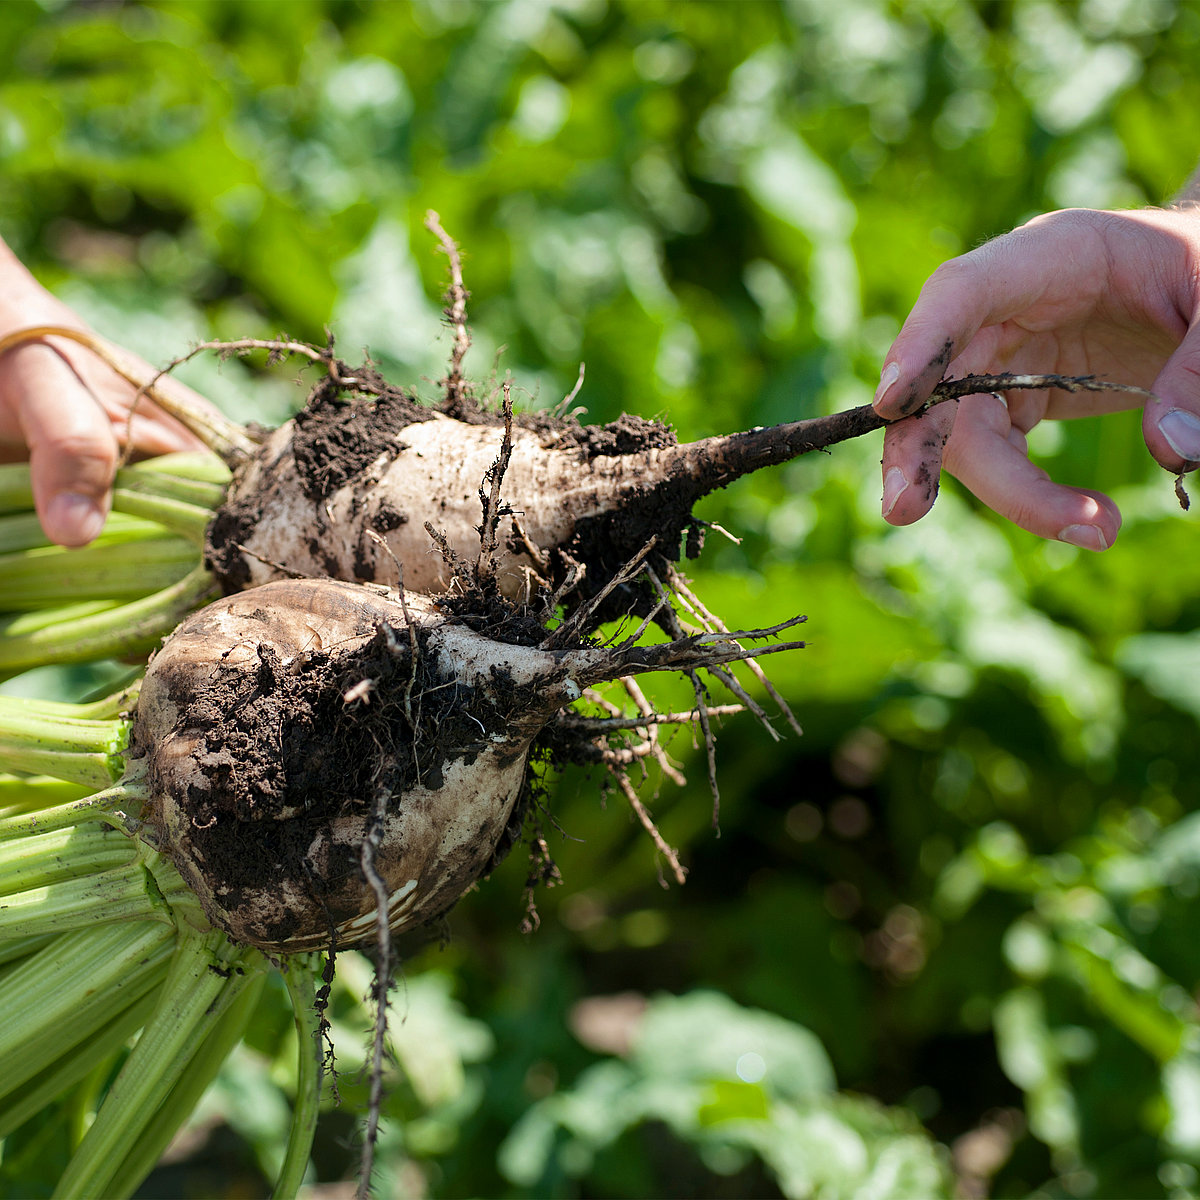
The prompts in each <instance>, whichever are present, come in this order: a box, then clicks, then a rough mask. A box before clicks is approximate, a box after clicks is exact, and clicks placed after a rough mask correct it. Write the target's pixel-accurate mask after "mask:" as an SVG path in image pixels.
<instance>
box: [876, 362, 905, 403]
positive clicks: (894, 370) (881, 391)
mask: <svg viewBox="0 0 1200 1200" xmlns="http://www.w3.org/2000/svg"><path fill="white" fill-rule="evenodd" d="M899 378H900V364H899V363H894V362H891V363H888V365H887V366H886V367H884V368H883V373H882V374H881V375H880V376H879V386H878V387H877V388H876V389H875V399H874V400H873V401H872V403H873V404H878V403H879V402H880V400H882V399H883V398H884V396H886V395H887V394H888V392H889V391H890V390H891V388H892V386H893V385H894V384H895V382H896V380H897V379H899Z"/></svg>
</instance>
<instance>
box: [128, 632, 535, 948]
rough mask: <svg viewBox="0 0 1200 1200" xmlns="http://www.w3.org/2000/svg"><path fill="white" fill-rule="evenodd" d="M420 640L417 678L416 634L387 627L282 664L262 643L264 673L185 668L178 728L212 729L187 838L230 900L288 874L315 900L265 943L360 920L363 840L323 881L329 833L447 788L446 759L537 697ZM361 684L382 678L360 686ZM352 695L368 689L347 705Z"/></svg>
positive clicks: (510, 832) (469, 748) (239, 900)
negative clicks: (357, 642)
mask: <svg viewBox="0 0 1200 1200" xmlns="http://www.w3.org/2000/svg"><path fill="white" fill-rule="evenodd" d="M417 638H418V668H417V672H416V678H415V679H414V678H413V671H412V658H411V652H410V646H409V643H408V640H407V639H408V630H407V629H399V630H394V629H392V628H390V627H383V626H381V627H380V628H379V630H378V632H377V634H376V636H375V637H374V638H373V639H372V640H371V641H370V642H369V643H368V644H367V645H366V646H364V647H363V648H362V649H360V650H359V651H358V652H356V653H354V654H352V655H335V654H330V653H327V652H324V651H315V652H310V653H308V654H306V655H304V656H303V658H302V659H301V660H299V661H293V662H291V663H287V664H285V663H283V662H282V661H281V660H280V657H279V654H278V653H277V652H276V651H275V650H274V649H273V648H272V647H270V646H264V645H260V646H259V648H258V662H257V663H256V664H255V665H254V667H253V669H247V668H246V667H245V666H239V667H232V666H231V667H228V668H226V669H220V670H218V671H216V672H214V673H212V674H211V675H210V676H208V677H207V682H206V683H205V684H202V685H201V686H197V684H196V680H195V679H194V678H193V677H188V678H185V679H182V680H181V681H180V682H179V686H178V688H177V689H176V688H172V689H171V699H172V702H173V703H174V704H175V705H176V706H178V707H180V708H181V710H182V712H183V715H182V717H181V720H180V722H179V726H178V727H179V728H181V729H184V730H187V731H188V732H189V733H191V734H193V735H199V737H200V738H201V739H202V741H201V744H200V746H199V747H198V749H197V751H196V753H195V755H194V762H195V764H196V766H197V767H198V771H197V772H196V773H195V774H194V775H193V776H192V782H191V785H190V786H189V788H188V796H187V806H188V810H189V812H190V815H191V820H192V830H191V833H190V837H191V841H192V843H193V845H194V847H195V848H196V850H197V851H198V852H199V856H200V858H201V859H202V860H203V862H204V864H205V866H204V870H205V875H206V877H207V879H208V880H209V881H210V883H214V884H216V885H217V887H218V888H219V890H218V891H217V892H216V894H217V897H218V901H219V903H220V904H221V905H222V906H223V907H224V909H225V910H226V911H230V912H234V911H237V910H238V909H239V907H241V906H242V904H243V903H246V902H247V900H248V899H249V898H250V897H252V896H253V894H254V893H256V892H257V893H260V894H261V892H262V891H263V889H268V888H274V887H278V885H279V883H280V881H281V880H292V881H296V882H297V883H299V885H300V890H301V891H302V892H307V894H309V895H310V896H311V898H312V902H313V904H312V909H311V910H310V911H309V912H308V913H303V912H302V913H290V914H287V915H286V916H285V917H283V918H281V920H280V921H279V923H278V924H277V925H275V926H273V927H271V928H264V929H262V930H261V940H262V941H264V942H272V943H278V944H283V943H286V942H287V941H288V940H289V939H291V938H294V937H297V936H303V935H311V934H312V933H313V932H314V929H321V928H323V927H324V926H326V925H327V926H328V927H329V928H330V929H331V930H332V928H333V926H334V925H335V924H336V923H337V922H339V921H343V920H346V919H348V918H350V917H353V916H356V915H357V914H358V913H359V911H361V902H360V896H361V893H362V888H363V879H362V871H361V866H360V861H359V849H358V843H357V842H356V843H355V844H353V845H349V846H346V847H344V848H342V849H341V851H340V861H336V862H332V863H330V864H329V866H328V867H327V868H323V869H322V871H321V873H320V877H319V878H318V876H317V874H316V872H315V871H314V869H313V864H312V862H311V860H310V850H311V849H312V847H313V845H314V842H316V841H317V840H318V839H319V838H320V835H321V833H322V830H323V829H324V828H326V827H327V825H328V823H329V822H331V821H333V820H335V819H345V818H350V819H351V820H353V821H360V820H361V822H362V828H363V832H364V834H365V831H366V829H367V825H368V821H369V818H370V812H371V808H372V805H373V803H374V802H375V799H376V797H378V796H379V795H380V793H381V791H382V792H386V793H387V794H388V795H389V796H392V797H394V798H395V799H393V800H390V801H389V804H391V803H402V802H403V793H404V792H405V791H406V790H407V789H408V788H410V787H412V786H414V785H420V786H423V787H425V788H427V789H430V790H437V789H438V788H440V787H441V786H442V782H443V772H444V770H445V768H446V766H448V765H449V764H450V763H452V762H454V761H457V760H460V759H461V760H464V761H465V762H467V763H468V764H470V763H471V762H473V761H474V759H475V757H476V756H477V755H478V754H479V753H480V751H481V750H482V749H483V748H484V747H485V746H486V745H487V744H488V743H487V739H488V738H489V737H490V736H491V735H500V734H504V733H505V732H507V731H508V729H509V726H510V724H511V713H512V712H513V711H514V708H513V707H512V706H514V705H519V704H521V703H523V702H525V701H526V700H527V698H526V697H522V696H521V695H519V694H518V692H519V689H517V688H514V687H511V685H510V687H509V688H508V689H506V688H505V687H504V680H503V679H500V678H497V679H496V680H494V681H493V682H494V685H495V686H494V687H493V688H491V689H489V691H490V696H489V697H488V698H486V699H485V698H484V697H482V696H481V695H480V694H479V691H480V690H479V689H474V690H472V689H470V688H467V687H464V686H463V685H462V684H461V683H458V682H457V681H455V680H452V679H443V678H440V677H438V676H437V675H436V674H434V673H433V672H431V671H430V670H429V668H428V666H427V665H426V664H427V661H428V660H427V657H426V656H425V655H424V654H422V653H421V652H420V648H421V647H422V646H423V644H424V637H423V636H422V634H421V633H420V631H418V633H417ZM364 681H371V686H370V687H369V688H364V687H361V685H363V683H364ZM356 689H358V690H357V691H356ZM347 695H350V696H352V697H354V696H358V697H359V698H354V699H351V700H350V701H349V702H347V700H346V697H347ZM408 712H411V713H412V722H411V724H410V722H409V719H408ZM141 740H142V741H147V740H148V739H147V738H146V737H145V735H142V738H141ZM151 764H152V765H151V779H150V781H151V785H152V788H153V790H154V791H155V792H156V793H158V792H160V791H161V790H162V787H163V786H164V785H163V784H162V782H161V780H160V779H158V778H156V772H155V767H154V765H153V764H154V760H153V754H151ZM518 807H519V808H520V806H518ZM521 820H522V811H515V812H514V814H513V817H512V819H511V820H510V822H509V828H508V829H507V830H506V832H505V836H504V838H502V839H501V844H500V845H499V846H497V848H496V852H495V855H494V856H493V860H492V862H491V863H490V864H489V865H488V868H487V869H488V870H489V871H490V870H491V868H492V867H493V866H494V865H495V863H496V862H498V861H499V860H500V858H501V857H503V855H504V854H505V853H507V851H508V850H509V849H510V848H511V846H512V845H513V844H514V842H515V840H516V839H517V837H518V836H519V832H520V825H521ZM438 915H440V914H438ZM431 919H436V917H434V918H431Z"/></svg>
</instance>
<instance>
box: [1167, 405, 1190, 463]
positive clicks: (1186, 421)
mask: <svg viewBox="0 0 1200 1200" xmlns="http://www.w3.org/2000/svg"><path fill="white" fill-rule="evenodd" d="M1158 430H1159V432H1160V433H1161V434H1162V435H1163V437H1165V438H1166V439H1167V444H1168V445H1169V446H1170V447H1171V449H1172V450H1174V451H1175V453H1176V454H1178V455H1179V457H1180V458H1186V459H1187V461H1188V462H1200V417H1197V416H1196V414H1195V413H1190V412H1188V411H1187V410H1186V409H1183V408H1173V409H1171V411H1170V412H1167V413H1164V414H1163V415H1162V416H1161V417H1159V419H1158Z"/></svg>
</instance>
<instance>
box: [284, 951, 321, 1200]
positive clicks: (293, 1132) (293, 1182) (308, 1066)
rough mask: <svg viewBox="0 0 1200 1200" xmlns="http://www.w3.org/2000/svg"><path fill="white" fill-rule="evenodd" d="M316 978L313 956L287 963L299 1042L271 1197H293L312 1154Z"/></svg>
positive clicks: (317, 1055)
mask: <svg viewBox="0 0 1200 1200" xmlns="http://www.w3.org/2000/svg"><path fill="white" fill-rule="evenodd" d="M316 980H317V969H316V966H315V965H314V962H313V959H312V956H310V955H297V956H296V957H294V958H292V959H289V960H288V961H287V962H286V963H285V964H284V968H283V981H284V983H285V984H287V990H288V996H289V998H290V999H291V1002H292V1019H293V1021H295V1023H296V1040H297V1043H298V1046H297V1051H296V1055H297V1057H296V1068H297V1069H296V1101H295V1104H294V1105H293V1107H292V1125H291V1129H290V1130H289V1132H288V1141H287V1153H286V1154H285V1155H284V1159H283V1165H282V1166H281V1167H280V1168H279V1176H278V1178H277V1179H276V1180H275V1187H274V1190H273V1191H272V1192H271V1198H272V1200H292V1197H294V1196H295V1195H296V1193H297V1192H298V1191H299V1190H300V1185H301V1184H302V1183H303V1182H304V1173H305V1171H306V1170H307V1169H308V1160H309V1157H310V1156H311V1154H312V1144H313V1138H314V1137H315V1136H316V1132H317V1117H318V1114H319V1113H320V1107H321V1073H322V1071H321V1068H322V1064H323V1062H324V1055H323V1053H322V1045H321V1037H322V1031H321V1021H320V1017H319V1014H318V1012H317V1007H316V991H317V988H316Z"/></svg>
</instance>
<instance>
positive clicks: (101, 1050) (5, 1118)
mask: <svg viewBox="0 0 1200 1200" xmlns="http://www.w3.org/2000/svg"><path fill="white" fill-rule="evenodd" d="M156 1001H157V997H156V996H155V994H154V992H153V990H150V991H147V992H146V993H145V994H143V995H141V996H139V997H137V998H136V999H135V1000H134V1001H133V1002H132V1003H131V1004H130V1005H129V1006H128V1007H126V1008H124V1009H123V1010H121V1011H120V1012H118V1013H116V1014H115V1015H114V1016H113V1018H112V1020H110V1021H109V1022H108V1023H107V1024H106V1025H104V1026H102V1027H101V1028H99V1029H97V1030H96V1031H95V1032H94V1033H93V1034H92V1035H91V1036H90V1037H89V1038H88V1039H87V1040H86V1041H84V1042H83V1043H82V1044H80V1045H77V1046H72V1047H71V1048H70V1049H69V1050H67V1051H66V1052H65V1053H64V1054H62V1055H61V1056H60V1057H59V1058H58V1059H57V1060H56V1061H55V1062H53V1063H50V1064H48V1065H47V1066H45V1067H43V1068H42V1070H41V1071H39V1072H38V1075H37V1078H36V1080H30V1081H29V1082H28V1083H27V1084H26V1086H25V1087H23V1088H20V1089H19V1090H18V1091H17V1092H15V1093H14V1094H12V1095H10V1096H8V1097H7V1098H6V1099H5V1100H4V1101H3V1102H0V1138H6V1137H7V1136H8V1135H9V1134H10V1133H12V1131H13V1130H14V1129H17V1128H18V1127H19V1126H21V1125H22V1124H24V1123H25V1122H26V1121H28V1120H29V1118H30V1117H32V1116H35V1115H36V1114H37V1113H39V1112H40V1111H41V1110H42V1109H43V1108H44V1107H45V1106H46V1105H47V1104H51V1103H53V1101H54V1100H56V1099H57V1098H58V1097H59V1096H61V1095H62V1094H63V1093H64V1092H66V1091H67V1090H68V1089H71V1088H74V1087H75V1086H76V1085H78V1083H79V1082H80V1080H83V1079H86V1078H87V1076H88V1075H89V1074H90V1073H91V1072H92V1071H93V1070H95V1069H96V1068H97V1067H99V1066H100V1065H101V1064H103V1063H105V1062H106V1061H107V1060H111V1059H113V1058H115V1057H116V1055H118V1054H120V1053H122V1052H123V1051H124V1049H125V1046H126V1045H127V1043H128V1042H129V1039H130V1038H131V1037H133V1035H134V1034H135V1033H137V1031H138V1030H139V1029H141V1027H142V1026H143V1025H144V1024H145V1023H146V1019H147V1018H148V1017H149V1016H150V1014H151V1013H152V1012H153V1011H154V1005H155V1003H156Z"/></svg>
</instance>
